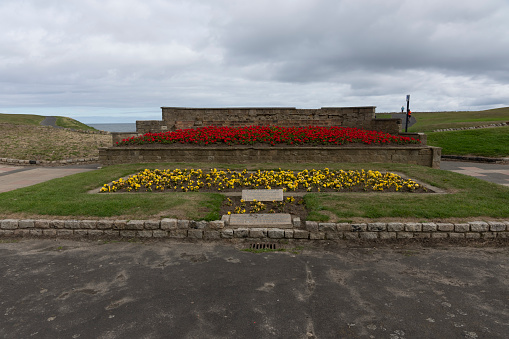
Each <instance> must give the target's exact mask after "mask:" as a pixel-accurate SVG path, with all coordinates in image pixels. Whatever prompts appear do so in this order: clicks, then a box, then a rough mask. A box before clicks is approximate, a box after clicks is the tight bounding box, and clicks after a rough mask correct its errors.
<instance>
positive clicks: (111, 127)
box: [87, 122, 136, 132]
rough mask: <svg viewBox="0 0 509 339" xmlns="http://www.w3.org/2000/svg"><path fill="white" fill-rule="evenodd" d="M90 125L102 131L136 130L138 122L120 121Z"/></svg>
mask: <svg viewBox="0 0 509 339" xmlns="http://www.w3.org/2000/svg"><path fill="white" fill-rule="evenodd" d="M87 125H88V126H90V127H93V128H95V129H98V130H100V131H107V132H136V123H135V122H133V123H118V124H87Z"/></svg>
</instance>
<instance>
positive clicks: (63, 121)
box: [56, 117, 97, 131]
mask: <svg viewBox="0 0 509 339" xmlns="http://www.w3.org/2000/svg"><path fill="white" fill-rule="evenodd" d="M56 124H57V126H60V127H64V128H72V129H77V130H85V131H97V130H96V129H95V128H93V127H90V126H88V125H85V124H84V123H82V122H79V121H78V120H74V119H71V118H67V117H57V122H56Z"/></svg>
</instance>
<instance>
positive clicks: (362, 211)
mask: <svg viewBox="0 0 509 339" xmlns="http://www.w3.org/2000/svg"><path fill="white" fill-rule="evenodd" d="M211 167H216V168H230V169H233V168H235V169H242V168H246V166H245V165H221V164H200V163H194V164H176V163H174V164H129V165H116V166H110V167H106V168H103V169H100V170H97V171H92V172H85V173H79V174H75V175H72V176H69V177H65V178H60V179H55V180H51V181H48V182H45V183H41V184H38V185H34V186H30V187H26V188H22V189H18V190H16V191H12V192H6V193H1V194H0V200H1V201H2V204H1V205H0V217H2V218H9V217H16V218H19V217H23V218H25V217H31V218H35V217H41V216H45V218H48V217H52V216H58V217H68V218H110V217H111V218H113V217H114V218H122V219H149V218H156V219H159V218H163V217H176V218H180V219H191V220H215V219H219V218H220V216H219V214H218V211H219V207H220V204H221V202H222V200H223V196H222V195H219V194H215V193H198V192H194V193H128V194H89V193H87V192H88V191H89V190H91V189H95V188H99V187H101V186H102V185H103V184H105V183H108V182H111V181H112V180H116V179H118V178H120V177H123V176H126V175H129V174H133V173H135V172H137V171H140V170H143V169H145V168H202V169H208V168H211ZM279 167H281V168H284V169H293V170H302V169H305V168H308V169H312V168H315V169H316V168H324V167H328V168H331V169H345V170H348V169H362V168H363V169H365V170H367V169H373V170H380V171H393V172H398V173H403V174H405V175H406V176H408V177H410V178H412V179H416V180H419V181H422V182H424V183H428V184H430V185H433V186H436V187H439V188H441V189H443V190H445V191H447V192H449V194H411V193H348V192H346V193H339V194H337V193H328V194H309V195H306V198H305V199H306V206H307V208H309V211H310V214H309V218H308V219H309V220H321V221H327V220H329V221H337V220H351V221H361V220H365V219H372V220H380V221H382V220H394V219H405V220H413V221H421V220H423V219H426V220H448V219H458V218H459V219H462V220H463V219H465V220H467V219H471V218H495V219H499V218H507V217H509V204H507V201H509V188H507V187H504V186H500V185H496V184H492V183H488V182H484V181H481V180H479V179H477V178H473V177H468V176H465V175H462V174H458V173H454V172H447V171H442V170H437V169H432V168H428V167H421V166H414V165H404V164H284V163H281V164H257V165H256V164H255V165H252V166H248V167H247V168H251V169H254V168H260V169H277V168H279Z"/></svg>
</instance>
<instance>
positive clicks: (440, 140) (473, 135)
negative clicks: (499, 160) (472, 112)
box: [427, 126, 509, 157]
mask: <svg viewBox="0 0 509 339" xmlns="http://www.w3.org/2000/svg"><path fill="white" fill-rule="evenodd" d="M427 135H428V145H431V146H438V147H442V154H444V155H446V154H448V155H450V154H453V155H476V156H485V157H509V126H505V127H494V128H483V129H474V130H464V131H450V132H432V133H428V134H427Z"/></svg>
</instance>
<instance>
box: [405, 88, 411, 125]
mask: <svg viewBox="0 0 509 339" xmlns="http://www.w3.org/2000/svg"><path fill="white" fill-rule="evenodd" d="M409 112H410V94H408V95H407V96H406V119H405V120H406V122H405V133H406V132H407V131H408V118H409V114H408V113H409Z"/></svg>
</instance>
